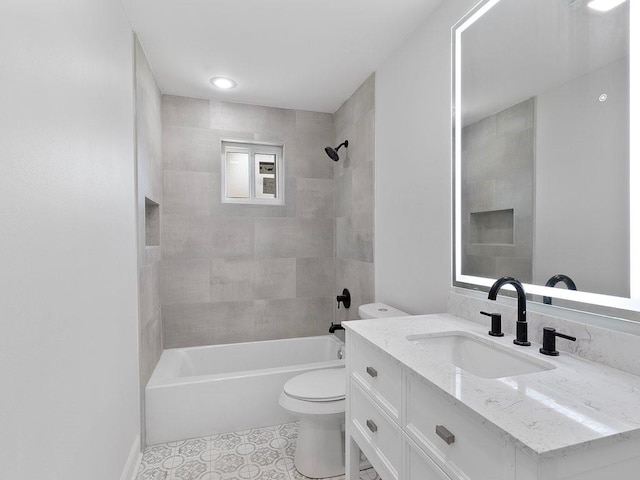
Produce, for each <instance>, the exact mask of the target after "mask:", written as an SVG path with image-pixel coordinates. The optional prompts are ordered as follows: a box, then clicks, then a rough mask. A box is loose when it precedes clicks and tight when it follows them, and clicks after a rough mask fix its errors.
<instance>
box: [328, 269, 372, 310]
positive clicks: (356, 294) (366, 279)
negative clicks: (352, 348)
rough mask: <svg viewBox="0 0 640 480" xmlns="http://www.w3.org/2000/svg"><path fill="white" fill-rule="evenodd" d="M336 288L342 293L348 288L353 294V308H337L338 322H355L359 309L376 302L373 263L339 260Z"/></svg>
mask: <svg viewBox="0 0 640 480" xmlns="http://www.w3.org/2000/svg"><path fill="white" fill-rule="evenodd" d="M337 278H338V279H339V282H340V283H338V284H337V285H336V287H337V290H339V291H340V292H341V291H342V289H343V288H348V289H349V293H351V308H349V309H346V308H343V307H340V309H337V302H336V305H335V308H336V312H335V314H336V320H338V321H343V320H355V319H357V318H358V307H359V306H360V305H362V304H364V303H371V302H373V301H374V296H375V291H374V269H373V263H371V262H358V261H354V260H338V262H337Z"/></svg>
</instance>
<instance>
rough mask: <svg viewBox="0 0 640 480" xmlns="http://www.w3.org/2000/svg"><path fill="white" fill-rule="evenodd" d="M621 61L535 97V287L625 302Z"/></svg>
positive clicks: (625, 97)
mask: <svg viewBox="0 0 640 480" xmlns="http://www.w3.org/2000/svg"><path fill="white" fill-rule="evenodd" d="M628 61H629V59H628V58H623V59H621V60H617V61H615V62H613V63H611V64H609V65H607V66H605V67H602V68H600V69H597V70H595V71H593V72H591V73H589V74H587V75H583V76H581V77H578V78H576V79H574V80H572V81H570V82H568V83H565V84H564V85H561V86H559V87H557V88H554V89H552V90H549V91H547V92H544V93H541V94H540V95H538V96H537V102H536V199H535V203H536V205H535V215H536V228H535V241H534V245H535V250H534V255H533V258H534V265H533V266H534V283H536V284H540V285H544V284H545V282H546V281H547V279H549V277H551V276H552V275H554V274H557V273H563V274H566V275H569V276H570V277H571V278H572V279H573V280H574V282H575V283H576V286H577V287H578V290H582V291H587V292H594V293H604V294H608V295H615V296H619V297H628V296H629V162H628V159H629V127H628V126H629V115H628V107H627V106H628V105H629V64H628ZM602 93H607V94H608V98H607V100H606V102H600V101H599V100H598V97H599V96H600V95H601V94H602ZM576 232H581V233H580V234H576ZM585 258H587V259H588V261H585ZM560 287H561V288H564V285H560Z"/></svg>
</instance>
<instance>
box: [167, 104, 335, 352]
mask: <svg viewBox="0 0 640 480" xmlns="http://www.w3.org/2000/svg"><path fill="white" fill-rule="evenodd" d="M205 116H206V117H207V119H206V122H205V121H204V118H205ZM163 118H164V120H165V123H164V130H165V135H166V138H165V140H164V142H165V155H164V157H163V162H164V169H165V170H164V175H165V179H164V189H165V196H166V199H165V201H164V205H163V208H162V218H161V220H162V222H161V224H162V235H161V242H162V245H163V249H162V259H163V260H162V261H163V262H165V263H166V270H164V272H165V273H166V276H165V277H163V278H164V280H163V293H164V292H166V293H164V295H163V301H165V304H164V307H163V318H164V321H165V323H166V325H165V334H166V335H165V338H166V343H165V345H166V346H177V345H189V344H193V345H196V344H204V343H224V342H234V341H249V340H256V339H263V338H280V337H281V336H295V335H299V334H312V333H314V332H322V333H325V332H324V330H326V329H327V328H328V324H330V319H331V318H333V302H332V301H331V297H332V296H333V295H334V288H333V285H334V281H335V280H334V279H335V269H334V266H333V257H334V219H333V210H334V207H333V204H334V202H335V198H334V197H335V193H334V192H335V185H334V182H333V171H334V165H333V162H332V161H331V160H330V159H329V158H328V157H327V156H326V155H325V153H324V147H325V146H327V145H332V144H333V136H334V129H333V115H330V114H324V113H316V112H303V111H294V110H285V109H278V108H269V107H261V106H255V105H241V104H234V103H228V102H220V101H212V102H210V103H209V102H207V101H202V100H198V99H181V98H179V97H171V96H165V97H163ZM222 139H226V140H255V141H270V142H271V141H272V142H284V145H285V147H284V152H285V155H284V156H285V205H284V206H281V207H272V206H260V205H234V204H227V203H222V202H221V187H220V180H221V179H220V142H221V140H222ZM315 258H318V259H319V260H318V262H317V263H316V265H313V264H312V262H311V261H306V259H315ZM299 262H302V263H299ZM314 266H315V267H317V268H318V271H317V272H315V271H312V270H311V269H312V268H314ZM299 267H300V268H301V269H302V271H303V272H304V274H305V276H306V278H305V280H304V281H302V282H300V283H299V282H298V269H299ZM207 269H208V270H207ZM205 270H207V271H206V273H205ZM206 280H208V288H207V292H205V289H204V283H205V281H206ZM326 295H328V296H326ZM164 297H166V298H164ZM193 302H197V303H193ZM274 302H275V303H274ZM234 309H236V310H238V309H239V310H238V311H239V312H240V314H241V315H240V316H241V321H239V322H233V321H230V320H229V318H232V316H233V315H235V313H234V312H235V311H236V310H234ZM258 310H259V312H258ZM247 312H255V313H256V315H254V316H253V317H251V319H249V318H248V313H247ZM260 312H261V313H260ZM278 312H280V314H278ZM282 312H285V313H284V314H285V315H289V317H288V318H286V319H281V318H280V319H278V320H273V325H271V326H269V322H270V321H271V320H269V319H272V318H274V316H277V315H281V314H283V313H282ZM287 312H288V313H287ZM245 314H246V315H245ZM181 316H184V318H181ZM225 316H226V317H225ZM320 318H323V319H327V318H328V319H329V322H328V323H327V325H326V326H325V325H324V324H325V323H326V322H325V321H322V322H321V321H320V320H319V319H320ZM214 320H215V321H214ZM320 324H322V328H319V325H320ZM278 325H280V326H278ZM325 327H326V328H325ZM309 332H312V333H309Z"/></svg>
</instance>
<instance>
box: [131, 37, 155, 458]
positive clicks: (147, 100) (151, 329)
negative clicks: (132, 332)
mask: <svg viewBox="0 0 640 480" xmlns="http://www.w3.org/2000/svg"><path fill="white" fill-rule="evenodd" d="M135 77H136V158H137V163H136V168H137V175H136V176H137V208H138V212H137V218H138V289H139V310H138V328H139V332H138V341H139V347H138V354H139V368H140V390H141V391H140V399H141V412H142V415H141V421H142V429H141V431H142V432H143V439H142V440H143V445H144V421H145V420H144V387H145V385H146V384H147V382H148V381H149V377H151V372H152V371H153V368H154V367H155V365H156V363H157V362H158V359H159V358H160V354H161V353H162V322H161V307H160V246H159V245H157V243H158V242H157V239H154V241H151V242H149V241H147V240H148V239H147V232H146V228H145V204H148V203H149V202H148V201H146V200H145V198H147V199H149V200H151V201H152V202H154V203H156V204H160V205H162V163H161V147H162V138H161V137H162V123H161V113H160V112H161V100H160V99H161V95H160V90H159V89H158V86H157V84H156V81H155V79H154V78H153V73H152V71H151V67H150V66H149V63H148V62H147V59H146V57H145V54H144V51H143V50H142V47H141V46H140V43H139V42H138V40H137V39H136V41H135ZM155 227H156V228H157V225H155ZM147 244H155V245H154V246H147Z"/></svg>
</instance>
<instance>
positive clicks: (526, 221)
mask: <svg viewBox="0 0 640 480" xmlns="http://www.w3.org/2000/svg"><path fill="white" fill-rule="evenodd" d="M462 158H463V163H462V172H461V176H462V182H463V185H464V187H463V189H462V192H463V197H462V205H461V208H462V215H461V217H462V225H461V229H462V231H461V233H462V238H463V239H464V240H463V245H462V271H463V273H464V274H465V275H476V276H480V277H491V278H498V277H502V276H504V275H509V276H512V277H516V278H518V279H520V280H521V281H523V282H529V283H530V282H531V280H532V278H533V273H532V271H533V186H534V185H533V184H534V162H535V100H534V99H533V98H530V99H528V100H525V101H524V102H521V103H519V104H517V105H514V106H512V107H510V108H507V109H505V110H503V111H501V112H498V113H496V114H494V115H490V116H488V117H486V118H483V119H482V120H478V121H477V122H475V123H472V124H471V125H468V126H466V127H464V129H463V130H462ZM498 211H502V212H509V215H510V216H511V217H510V223H509V224H508V225H507V224H506V222H503V221H501V220H500V219H499V217H496V216H495V214H496V213H497V212H498ZM471 214H475V215H478V216H479V218H483V219H484V220H482V221H479V222H478V225H476V228H475V229H472V223H473V222H471V221H470V220H471ZM481 214H484V215H481ZM472 230H477V231H476V233H478V235H477V236H478V237H485V238H484V239H482V238H480V239H479V240H473V237H474V235H473V233H472ZM506 230H509V231H508V232H506ZM478 231H479V232H478ZM483 231H484V234H483V233H482V232H483ZM500 231H502V234H497V235H496V234H495V232H500ZM491 232H494V233H493V234H492V233H491ZM505 233H508V234H507V235H506V236H507V237H509V239H508V240H504V237H505V235H504V234H505Z"/></svg>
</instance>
